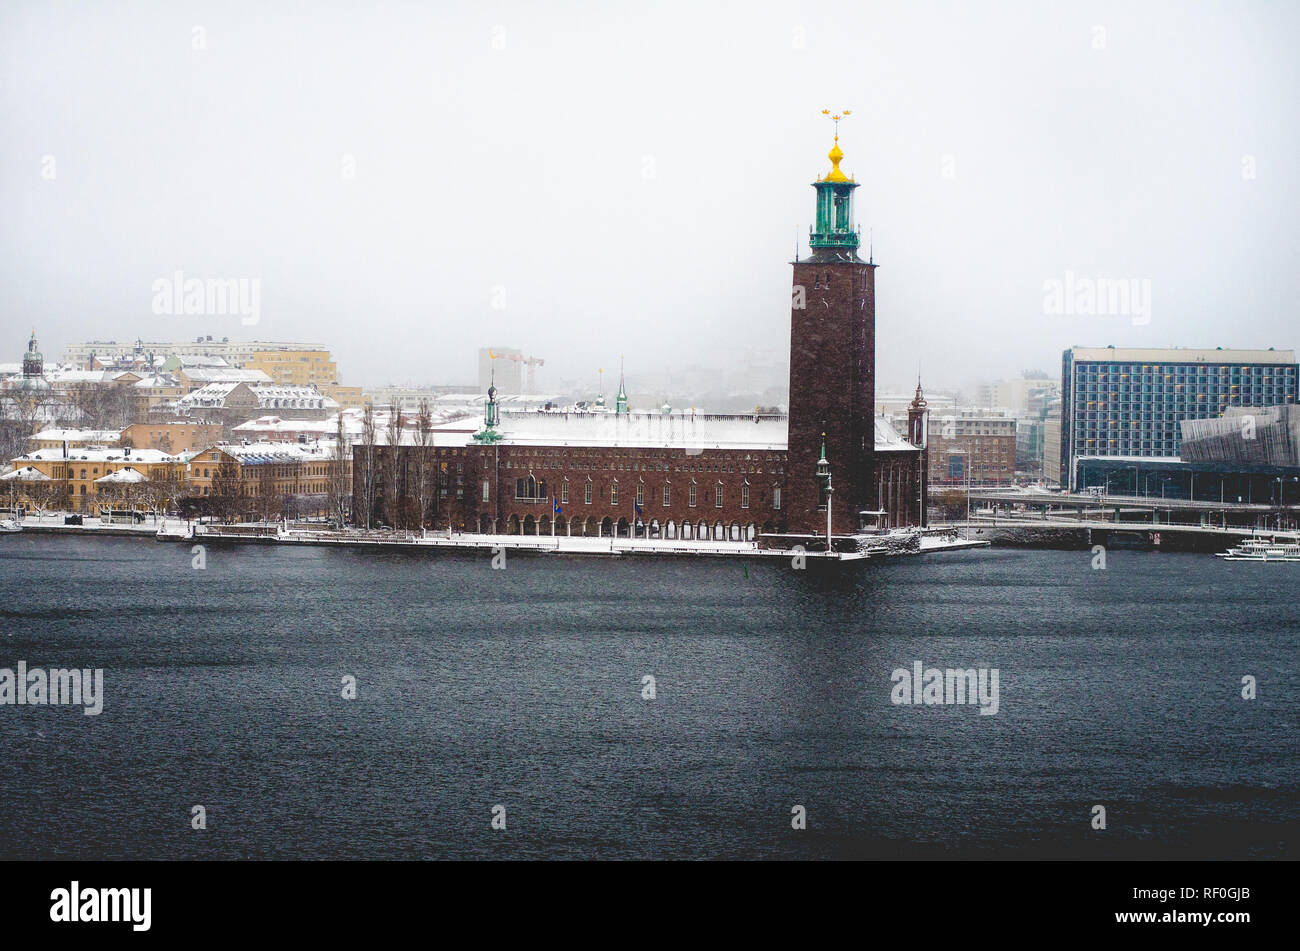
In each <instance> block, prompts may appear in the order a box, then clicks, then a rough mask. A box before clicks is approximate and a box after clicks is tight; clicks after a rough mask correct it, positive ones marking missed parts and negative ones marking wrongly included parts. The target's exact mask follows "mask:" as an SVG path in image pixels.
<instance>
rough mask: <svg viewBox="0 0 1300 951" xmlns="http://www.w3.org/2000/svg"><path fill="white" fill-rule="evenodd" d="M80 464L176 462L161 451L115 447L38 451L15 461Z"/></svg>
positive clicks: (174, 458)
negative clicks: (66, 452)
mask: <svg viewBox="0 0 1300 951" xmlns="http://www.w3.org/2000/svg"><path fill="white" fill-rule="evenodd" d="M65 458H66V459H67V460H69V461H72V460H76V461H78V462H82V461H84V462H138V463H140V464H142V465H151V464H153V463H159V462H176V461H177V459H176V457H175V456H172V455H168V454H167V453H165V452H163V451H162V450H160V449H131V450H127V449H122V448H118V447H116V446H115V447H113V448H111V449H102V448H89V447H85V448H82V447H76V448H69V449H68V454H67V456H66V457H65V456H64V455H63V449H62V447H59V448H56V449H37V450H34V451H32V452H29V453H27V455H25V456H23V457H22V458H21V459H15V460H14V461H15V462H18V463H21V462H23V461H24V460H27V459H34V460H36V461H38V462H53V461H60V460H63V459H65Z"/></svg>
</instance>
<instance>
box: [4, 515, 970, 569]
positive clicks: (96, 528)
mask: <svg viewBox="0 0 1300 951" xmlns="http://www.w3.org/2000/svg"><path fill="white" fill-rule="evenodd" d="M66 514H67V513H64V512H49V513H46V514H45V515H43V516H40V517H37V516H35V515H28V516H27V517H25V518H24V519H23V520H22V523H21V524H22V527H23V529H24V530H25V531H38V532H51V533H54V532H67V533H81V532H91V533H95V534H105V535H130V536H135V537H143V536H148V537H153V536H158V537H165V538H167V539H168V540H182V539H189V538H190V534H191V532H193V533H194V538H195V539H196V540H202V539H204V538H209V539H221V540H223V541H234V542H240V541H246V542H259V543H262V544H266V543H273V544H287V545H369V546H390V545H391V546H397V547H424V548H448V549H459V550H470V551H480V550H488V551H492V550H515V551H530V552H539V553H548V554H559V555H590V556H602V555H603V556H606V557H608V556H611V555H612V556H615V557H618V556H628V555H695V556H704V557H720V558H780V559H787V560H788V559H790V558H793V557H795V555H796V553H795V552H793V551H786V550H780V549H771V548H760V547H759V546H758V543H757V542H752V541H721V540H715V539H699V540H696V539H689V540H688V539H666V538H607V537H606V538H592V537H583V536H566V535H481V534H477V533H462V532H453V533H448V532H445V531H443V532H434V531H429V532H426V533H424V534H423V535H422V534H420V533H418V532H388V531H362V530H360V529H348V530H346V531H342V532H339V531H319V530H309V529H298V528H291V529H287V530H286V529H280V530H279V531H278V532H277V531H276V526H275V524H274V523H272V524H271V525H269V526H265V525H263V524H262V523H260V522H256V523H249V524H247V525H243V526H211V527H209V526H207V525H199V524H196V523H194V522H188V521H186V520H185V519H165V518H160V519H158V520H157V521H153V520H152V519H146V520H145V521H144V522H141V523H139V524H125V523H123V524H109V523H105V522H103V521H101V520H100V519H99V518H92V517H90V516H84V517H83V519H82V524H80V525H65V524H64V521H63V520H64V516H65V515H66ZM985 547H988V542H986V541H967V540H965V539H962V538H960V537H957V536H955V535H945V534H926V535H922V537H921V540H920V547H919V550H913V551H901V550H894V549H891V550H886V549H883V548H882V549H878V550H875V551H871V552H851V553H839V552H836V553H834V554H832V555H827V553H826V552H824V551H808V552H805V553H804V556H805V557H806V558H808V559H813V560H819V561H825V560H828V559H833V560H836V561H861V560H867V559H873V558H874V559H879V558H885V557H893V556H898V555H903V554H930V553H936V552H944V551H961V550H965V549H970V548H985Z"/></svg>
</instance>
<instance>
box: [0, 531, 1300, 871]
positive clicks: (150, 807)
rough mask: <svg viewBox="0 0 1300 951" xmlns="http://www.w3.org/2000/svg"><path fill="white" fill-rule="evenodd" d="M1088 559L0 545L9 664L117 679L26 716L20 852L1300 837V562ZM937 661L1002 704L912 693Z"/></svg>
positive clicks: (1085, 853)
mask: <svg viewBox="0 0 1300 951" xmlns="http://www.w3.org/2000/svg"><path fill="white" fill-rule="evenodd" d="M1091 561H1092V555H1091V554H1090V553H1087V552H1079V553H1070V552H1036V551H1020V550H996V551H984V552H972V553H964V554H954V555H943V556H931V557H926V558H918V559H909V560H902V561H897V562H893V563H890V564H882V565H871V566H866V567H864V568H860V569H858V570H855V571H854V572H852V573H849V574H847V575H844V576H840V577H826V576H823V575H817V574H813V573H810V572H795V571H792V570H790V568H789V567H788V566H784V565H783V566H780V567H778V566H776V565H754V564H751V565H747V566H746V565H744V564H741V563H739V562H725V561H710V560H699V561H692V560H649V559H646V560H638V559H624V560H604V559H590V560H588V559H558V558H554V557H536V556H534V557H527V556H514V557H511V559H510V561H509V563H508V567H507V569H506V570H504V571H493V570H490V568H489V559H488V557H487V556H486V555H485V556H482V557H470V556H461V555H454V556H449V555H445V554H442V555H439V554H430V553H412V552H381V553H375V552H357V551H339V550H327V549H293V550H283V549H274V548H259V547H241V548H217V547H211V548H209V550H208V566H207V568H206V570H202V571H198V570H193V569H192V568H191V567H190V563H191V555H190V552H189V548H188V546H182V545H164V544H157V543H155V542H152V541H141V540H123V539H97V538H86V537H76V538H54V537H41V536H36V535H30V534H28V535H22V536H8V537H0V620H2V624H3V632H2V636H0V667H4V666H7V667H13V666H14V665H15V664H16V663H17V661H19V660H25V661H27V663H28V664H29V666H44V667H65V666H77V667H103V668H104V669H105V674H104V676H105V692H106V695H107V696H106V700H105V707H104V712H103V713H102V714H101V715H100V716H98V717H87V716H84V715H82V713H81V710H80V708H67V707H16V706H3V707H0V743H2V744H3V752H2V753H0V855H3V856H5V857H24V858H27V857H68V858H101V857H102V858H119V857H132V858H188V857H221V858H240V857H253V858H290V857H308V858H335V857H337V858H368V857H390V858H432V857H439V858H442V857H461V856H463V857H484V858H497V857H574V858H576V857H592V856H602V857H691V858H702V857H808V856H823V857H848V856H880V857H937V856H953V857H965V856H972V857H974V856H987V855H997V856H1009V857H1021V856H1024V857H1029V856H1059V857H1072V858H1073V857H1077V858H1090V857H1097V858H1100V857H1107V856H1122V857H1201V856H1213V857H1250V856H1268V857H1290V858H1295V857H1296V856H1297V839H1298V833H1300V805H1298V804H1297V793H1298V791H1300V728H1298V726H1297V710H1298V705H1300V700H1298V699H1297V698H1298V696H1300V691H1298V690H1297V687H1298V686H1300V683H1298V681H1300V677H1298V675H1297V663H1296V658H1297V640H1298V636H1297V631H1300V606H1298V605H1297V591H1298V590H1300V565H1252V564H1248V563H1238V564H1229V563H1223V562H1220V561H1218V560H1216V559H1213V558H1210V557H1207V556H1198V555H1162V554H1148V553H1139V552H1111V554H1110V558H1109V565H1108V568H1107V570H1105V571H1094V570H1092V569H1091ZM915 660H921V661H923V662H925V663H926V664H927V665H928V666H939V667H948V666H952V667H970V666H981V667H996V668H998V669H999V672H1000V688H1001V710H1000V712H999V713H998V714H997V715H996V716H979V715H978V714H977V711H976V708H974V707H969V706H967V707H938V706H931V707H906V706H895V705H893V704H891V702H890V691H891V687H892V684H891V682H890V672H891V671H892V670H893V669H894V668H896V667H910V666H911V664H912V662H913V661H915ZM345 674H352V675H355V676H356V678H357V681H358V697H357V699H356V700H354V701H347V700H344V699H342V698H341V697H340V690H341V686H340V683H341V678H342V677H343V676H344V675H345ZM647 674H649V675H653V676H654V677H655V678H656V680H657V692H658V696H657V699H655V700H653V701H647V700H643V699H642V698H641V678H642V677H643V676H644V675H647ZM1247 674H1249V675H1253V676H1254V677H1256V678H1257V679H1258V683H1259V698H1258V699H1256V700H1254V701H1246V700H1243V699H1242V698H1241V694H1240V691H1241V686H1240V681H1241V678H1242V676H1243V675H1247ZM196 803H197V804H203V805H204V806H206V808H207V814H208V828H207V830H206V831H202V832H198V831H192V830H191V829H190V821H189V820H190V807H191V806H192V805H194V804H196ZM1097 803H1100V804H1103V805H1105V806H1106V808H1107V812H1108V815H1107V826H1108V828H1107V829H1106V830H1105V831H1104V832H1099V831H1094V830H1093V829H1092V828H1091V827H1090V824H1089V820H1090V810H1091V807H1092V806H1093V805H1094V804H1097ZM496 804H503V805H504V806H505V807H506V820H507V829H506V831H504V832H500V831H494V830H493V829H492V828H491V827H490V821H491V809H492V807H493V806H494V805H496ZM794 804H801V805H803V806H805V807H806V808H807V814H808V828H807V830H805V831H794V830H792V829H791V827H790V819H791V807H792V805H794Z"/></svg>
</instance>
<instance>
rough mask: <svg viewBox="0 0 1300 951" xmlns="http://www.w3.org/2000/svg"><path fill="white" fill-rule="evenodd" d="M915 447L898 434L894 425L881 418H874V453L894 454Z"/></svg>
mask: <svg viewBox="0 0 1300 951" xmlns="http://www.w3.org/2000/svg"><path fill="white" fill-rule="evenodd" d="M906 449H911V450H913V451H915V449H916V447H915V446H913V445H912V444H911V443H910V442H908V441H907V440H906V439H904V438H903V437H902V436H900V435H899V434H898V430H896V429H895V428H894V424H893V423H891V422H890V421H889V420H888V419H886V418H885V417H883V416H877V417H876V452H896V451H898V450H906Z"/></svg>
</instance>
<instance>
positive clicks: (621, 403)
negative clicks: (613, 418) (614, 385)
mask: <svg viewBox="0 0 1300 951" xmlns="http://www.w3.org/2000/svg"><path fill="white" fill-rule="evenodd" d="M627 412H628V407H627V386H626V385H625V384H624V382H623V358H622V357H619V358H618V398H617V399H615V400H614V413H615V414H616V415H619V416H621V415H623V414H625V413H627Z"/></svg>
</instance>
